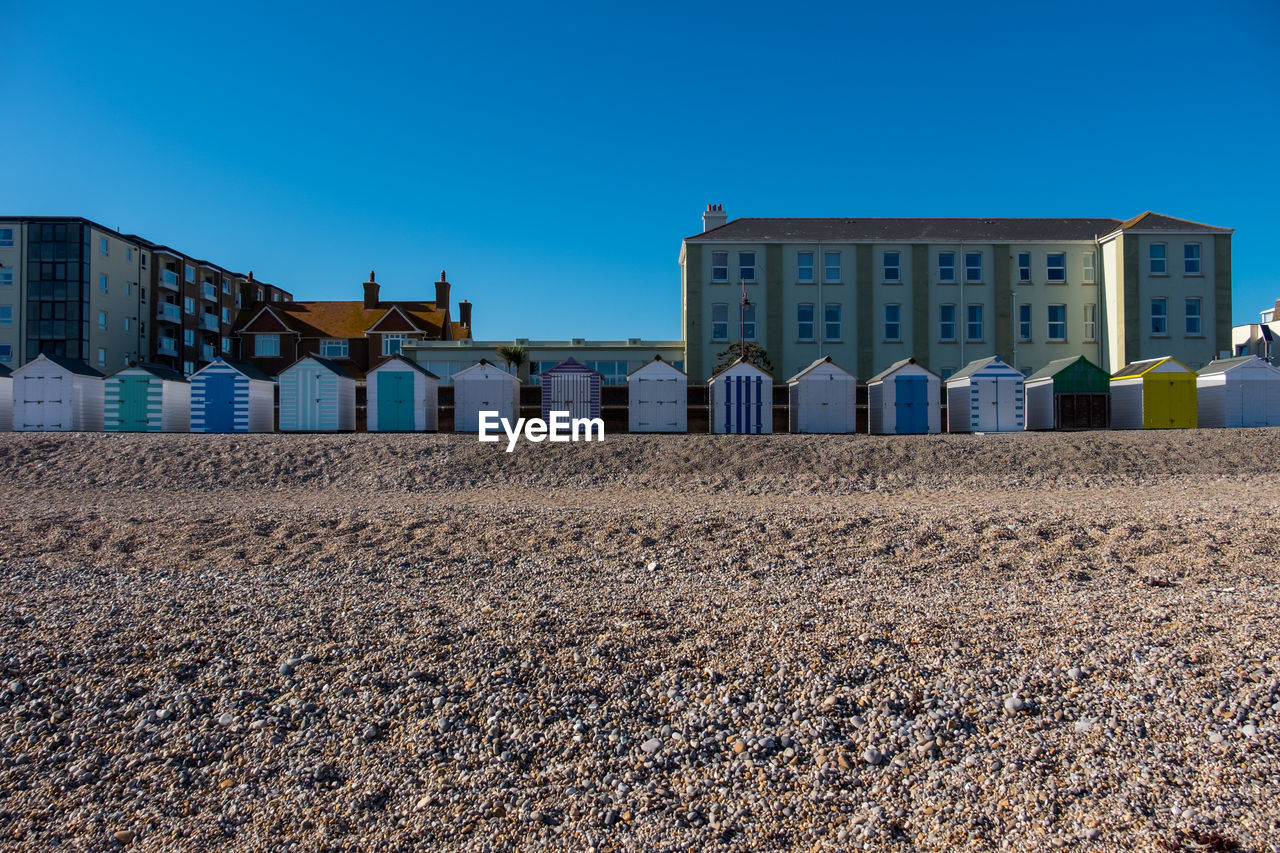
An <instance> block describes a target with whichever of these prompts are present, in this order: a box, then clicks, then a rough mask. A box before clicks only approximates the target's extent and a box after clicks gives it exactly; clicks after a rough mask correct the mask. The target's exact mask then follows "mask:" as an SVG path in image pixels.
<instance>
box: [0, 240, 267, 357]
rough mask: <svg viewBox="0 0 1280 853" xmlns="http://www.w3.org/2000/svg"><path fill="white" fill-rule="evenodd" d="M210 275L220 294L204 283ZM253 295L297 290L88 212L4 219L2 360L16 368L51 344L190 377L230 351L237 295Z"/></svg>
mask: <svg viewBox="0 0 1280 853" xmlns="http://www.w3.org/2000/svg"><path fill="white" fill-rule="evenodd" d="M211 282H212V283H213V284H214V286H215V289H216V292H215V293H210V292H209V290H208V288H206V287H202V285H204V284H208V283H211ZM227 288H230V289H227ZM258 294H261V296H259V295H258ZM211 297H216V298H211ZM254 298H259V299H274V300H283V301H287V300H289V299H291V298H292V296H291V295H290V294H288V293H287V292H285V291H283V290H280V289H279V288H274V287H271V286H270V285H264V284H262V283H260V282H254V281H253V280H252V273H250V275H249V276H243V275H239V274H237V273H232V272H230V271H228V270H225V269H223V268H222V267H219V266H216V265H214V264H211V263H209V262H207V261H197V260H194V259H192V258H190V257H189V256H187V255H184V254H182V253H180V252H177V251H175V250H173V249H170V248H168V247H165V246H161V245H158V244H156V243H153V242H151V241H149V240H146V239H143V238H142V237H139V236H137V235H135V234H123V233H121V232H119V231H116V230H115V229H111V228H107V227H105V226H103V225H100V224H98V223H96V222H93V221H91V220H88V219H84V218H82V217H54V216H34V217H0V364H4V365H7V366H9V367H13V368H16V367H19V366H21V365H22V364H25V363H26V362H28V361H30V360H31V359H33V358H35V357H36V355H37V354H39V353H41V352H43V353H47V354H50V355H58V356H63V357H66V358H73V359H77V360H80V361H84V362H87V363H88V364H90V365H91V366H93V367H95V368H97V369H99V370H102V371H104V372H108V373H111V372H115V371H116V370H119V369H120V368H122V367H125V366H127V365H128V364H129V363H130V362H133V361H145V362H154V363H158V364H165V365H168V366H170V367H173V368H175V369H179V370H182V371H184V373H186V374H188V375H189V374H191V373H193V372H194V371H195V370H197V369H199V367H200V366H201V365H202V364H205V363H207V362H209V361H212V359H213V356H214V355H216V354H220V353H221V352H225V350H223V349H222V347H223V346H225V345H227V344H228V342H229V341H230V337H231V320H232V319H233V316H234V306H235V305H236V304H237V303H236V302H235V301H234V300H237V299H238V300H243V301H250V300H252V299H254ZM188 300H190V301H189V302H188ZM166 305H168V306H172V307H164V306H166ZM188 307H189V308H190V310H186V309H187V308H188ZM224 308H226V309H228V310H223V309H224ZM206 315H211V316H212V317H213V318H214V319H215V320H216V323H215V322H214V320H210V319H206V318H205V316H206ZM188 342H189V343H188Z"/></svg>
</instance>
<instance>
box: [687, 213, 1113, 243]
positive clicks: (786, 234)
mask: <svg viewBox="0 0 1280 853" xmlns="http://www.w3.org/2000/svg"><path fill="white" fill-rule="evenodd" d="M1122 224H1123V223H1121V221H1120V220H1119V219H842V218H829V219H747V218H742V219H735V220H733V221H732V222H727V223H725V224H724V225H721V226H720V227H719V228H712V229H711V230H710V231H705V232H703V233H702V234H695V235H694V236H692V237H688V238H686V239H688V240H697V241H699V242H702V241H705V242H712V241H721V242H727V243H765V242H782V243H807V242H817V241H819V240H821V241H823V242H827V241H830V242H832V243H837V242H838V243H872V242H881V243H958V242H960V241H962V240H963V241H966V242H975V243H1029V242H1041V241H1053V240H1090V241H1091V240H1093V239H1094V238H1095V237H1101V236H1103V235H1104V234H1110V233H1111V232H1112V231H1115V230H1116V229H1117V228H1119V227H1120V226H1121V225H1122Z"/></svg>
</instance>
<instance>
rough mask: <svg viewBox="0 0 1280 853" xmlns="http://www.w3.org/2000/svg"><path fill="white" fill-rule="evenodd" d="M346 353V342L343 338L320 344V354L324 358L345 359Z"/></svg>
mask: <svg viewBox="0 0 1280 853" xmlns="http://www.w3.org/2000/svg"><path fill="white" fill-rule="evenodd" d="M347 351H348V342H347V340H346V339H345V338H344V339H342V340H328V341H321V342H320V354H321V355H322V356H324V357H325V358H346V357H347Z"/></svg>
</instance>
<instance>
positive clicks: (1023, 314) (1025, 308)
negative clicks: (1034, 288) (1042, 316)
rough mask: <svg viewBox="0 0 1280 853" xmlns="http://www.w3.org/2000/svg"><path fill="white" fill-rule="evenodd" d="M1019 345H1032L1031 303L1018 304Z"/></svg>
mask: <svg viewBox="0 0 1280 853" xmlns="http://www.w3.org/2000/svg"><path fill="white" fill-rule="evenodd" d="M1018 343H1020V344H1029V343H1031V303H1030V302H1019V303H1018Z"/></svg>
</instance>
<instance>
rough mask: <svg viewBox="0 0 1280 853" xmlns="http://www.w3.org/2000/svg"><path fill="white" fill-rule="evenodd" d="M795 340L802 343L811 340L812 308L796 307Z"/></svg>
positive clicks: (808, 306) (810, 306) (809, 306)
mask: <svg viewBox="0 0 1280 853" xmlns="http://www.w3.org/2000/svg"><path fill="white" fill-rule="evenodd" d="M796 338H797V339H799V340H802V341H811V340H813V306H812V305H797V306H796Z"/></svg>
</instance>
